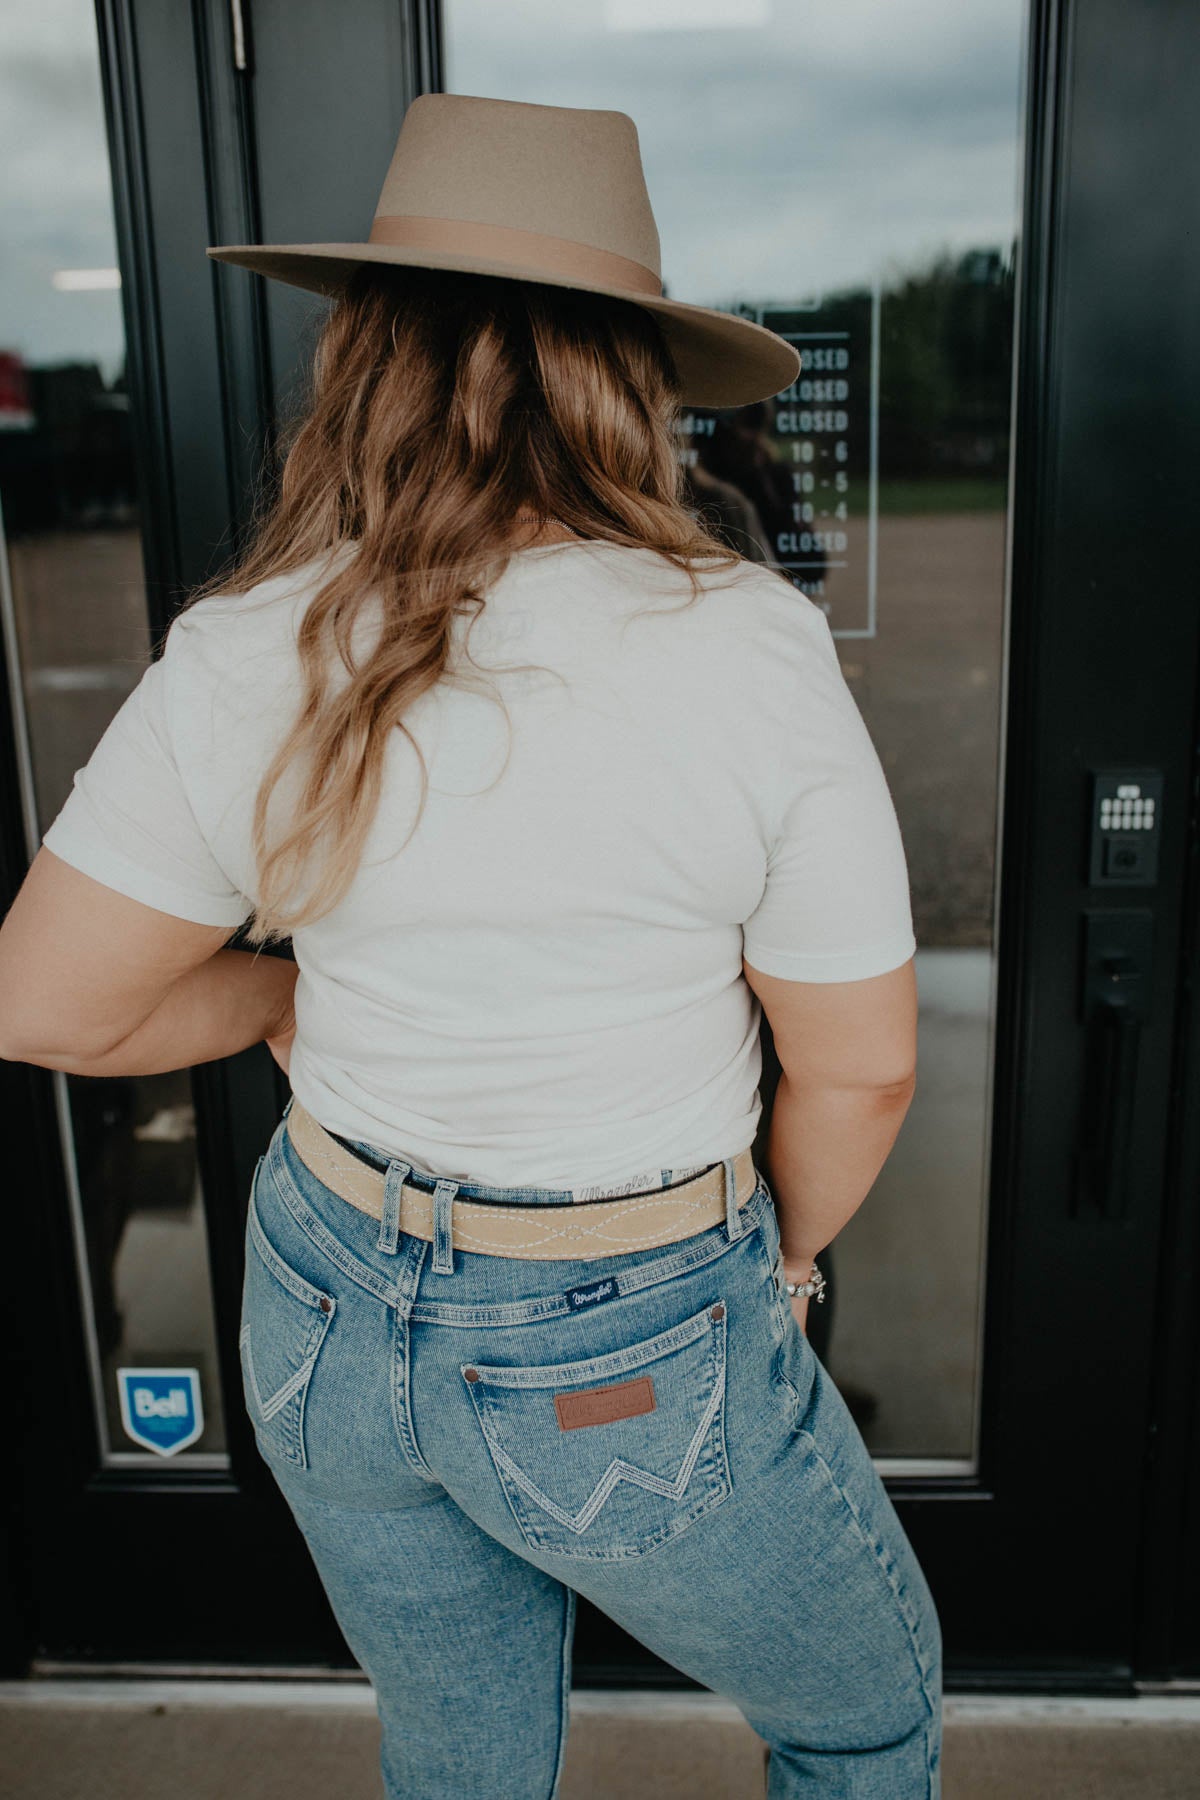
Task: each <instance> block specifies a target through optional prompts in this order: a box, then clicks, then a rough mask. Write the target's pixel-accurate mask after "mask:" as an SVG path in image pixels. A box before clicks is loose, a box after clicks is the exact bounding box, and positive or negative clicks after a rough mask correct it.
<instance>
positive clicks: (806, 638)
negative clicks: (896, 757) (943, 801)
mask: <svg viewBox="0 0 1200 1800" xmlns="http://www.w3.org/2000/svg"><path fill="white" fill-rule="evenodd" d="M804 623H805V625H807V626H808V627H810V629H806V630H803V631H802V633H801V635H800V637H798V638H797V647H798V648H799V649H800V650H801V651H802V655H801V658H800V663H799V665H797V664H796V663H795V661H794V660H793V661H791V663H790V665H789V670H790V672H789V681H790V683H791V686H792V689H793V690H794V691H793V693H792V694H790V695H789V699H788V702H787V712H788V723H787V727H786V730H785V734H784V750H783V754H782V756H781V762H780V768H779V777H780V786H779V789H778V791H777V799H776V804H775V809H774V825H773V839H772V842H771V844H770V846H769V850H768V856H767V879H766V885H765V888H764V890H763V894H762V898H761V899H760V901H759V904H758V906H757V907H756V908H755V910H754V912H753V913H752V914H751V916H750V917H749V918H748V919H746V920H745V921H744V923H743V927H742V929H743V950H744V955H745V959H746V961H747V962H748V963H749V964H750V966H751V968H754V969H761V970H762V972H763V974H764V975H778V976H782V977H783V978H784V979H786V980H790V981H857V980H861V979H863V978H865V977H867V976H869V975H882V974H884V973H885V972H886V971H887V970H889V969H895V968H899V967H900V965H901V964H902V963H905V962H907V961H908V959H909V958H910V957H911V956H912V954H913V952H914V951H915V949H916V939H915V937H914V934H913V922H912V908H911V899H910V894H909V882H908V868H907V863H906V859H905V853H904V846H903V842H902V840H901V835H900V825H899V821H898V819H897V817H896V810H895V807H894V805H893V802H892V797H891V792H890V790H889V788H888V784H887V780H886V777H885V776H884V772H883V767H882V765H881V763H880V760H879V756H878V754H877V752H876V750H875V746H874V744H873V742H872V740H871V737H870V735H869V733H868V731H867V727H866V724H865V723H864V721H863V718H862V715H861V713H860V712H859V710H858V707H857V705H856V703H855V700H854V696H853V695H852V694H851V692H850V689H849V688H848V686H847V685H846V680H845V677H844V676H843V674H842V670H841V665H840V663H839V662H838V659H837V651H836V649H835V647H834V642H833V635H832V633H831V631H830V629H829V624H828V621H827V620H826V618H825V615H824V613H823V612H822V611H821V610H820V608H819V607H815V606H811V607H810V608H808V609H806V618H805V621H804Z"/></svg>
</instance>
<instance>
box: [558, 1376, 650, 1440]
mask: <svg viewBox="0 0 1200 1800" xmlns="http://www.w3.org/2000/svg"><path fill="white" fill-rule="evenodd" d="M655 1404H656V1403H655V1399H654V1382H653V1380H652V1378H651V1377H650V1376H649V1375H639V1376H637V1378H636V1379H635V1380H633V1381H619V1382H617V1384H616V1386H615V1387H598V1388H582V1389H581V1390H580V1391H579V1393H577V1394H555V1396H554V1410H555V1412H556V1413H557V1414H558V1428H559V1430H560V1431H578V1430H579V1428H580V1426H581V1425H608V1424H610V1423H611V1421H612V1420H613V1419H633V1418H636V1417H637V1415H638V1414H639V1413H648V1412H653V1411H654V1408H655Z"/></svg>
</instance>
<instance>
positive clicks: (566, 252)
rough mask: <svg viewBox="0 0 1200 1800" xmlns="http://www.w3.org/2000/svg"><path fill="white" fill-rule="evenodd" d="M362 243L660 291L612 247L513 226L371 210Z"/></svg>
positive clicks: (650, 275) (641, 267)
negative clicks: (368, 229)
mask: <svg viewBox="0 0 1200 1800" xmlns="http://www.w3.org/2000/svg"><path fill="white" fill-rule="evenodd" d="M367 242H368V243H370V244H395V245H396V246H398V247H399V248H401V249H405V250H445V251H448V252H449V253H450V254H452V255H458V256H472V257H475V256H478V257H481V258H483V259H484V260H487V259H489V258H491V259H494V260H495V261H496V262H514V263H520V264H522V265H523V266H525V267H530V266H532V267H540V268H541V269H542V270H543V271H544V273H545V274H547V275H566V276H570V277H571V278H573V279H574V280H576V281H585V282H595V283H597V284H598V285H602V286H607V287H623V288H630V289H632V290H633V291H634V292H636V293H639V294H661V293H662V280H661V278H660V277H659V276H657V275H656V274H655V273H654V270H653V269H648V268H647V267H646V265H645V263H640V262H635V261H634V260H633V258H632V257H629V256H618V254H617V252H616V251H615V250H597V249H596V247H595V245H594V244H581V243H578V242H577V241H576V240H575V239H574V238H564V237H552V236H550V235H549V234H548V233H546V232H544V231H525V230H523V229H522V228H521V227H520V226H518V225H485V224H482V223H481V222H479V221H478V220H473V219H432V218H423V217H421V216H420V215H419V214H415V213H410V214H401V213H376V215H375V222H374V224H373V225H372V226H371V235H370V237H369V238H368V239H367ZM528 279H529V280H531V281H536V280H537V276H536V275H530V276H529V277H528Z"/></svg>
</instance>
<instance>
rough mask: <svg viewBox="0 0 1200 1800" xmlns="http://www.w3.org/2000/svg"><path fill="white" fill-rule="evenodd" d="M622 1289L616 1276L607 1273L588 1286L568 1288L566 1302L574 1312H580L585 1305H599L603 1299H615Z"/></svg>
mask: <svg viewBox="0 0 1200 1800" xmlns="http://www.w3.org/2000/svg"><path fill="white" fill-rule="evenodd" d="M620 1291H621V1290H620V1288H618V1286H617V1279H616V1276H615V1275H605V1276H603V1277H602V1278H601V1279H600V1280H599V1281H589V1282H588V1284H587V1286H586V1287H573V1288H567V1289H566V1302H567V1305H568V1306H569V1307H570V1308H571V1311H572V1312H579V1311H580V1310H581V1309H582V1308H583V1307H585V1306H599V1304H600V1302H601V1301H602V1300H615V1299H616V1297H617V1295H618V1294H619V1293H620Z"/></svg>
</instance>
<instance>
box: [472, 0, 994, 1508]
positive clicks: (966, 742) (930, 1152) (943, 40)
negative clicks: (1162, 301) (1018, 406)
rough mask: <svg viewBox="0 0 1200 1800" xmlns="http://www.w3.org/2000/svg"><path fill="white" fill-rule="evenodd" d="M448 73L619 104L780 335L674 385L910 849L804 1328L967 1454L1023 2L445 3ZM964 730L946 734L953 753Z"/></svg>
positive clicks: (714, 477) (926, 1437)
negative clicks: (849, 720)
mask: <svg viewBox="0 0 1200 1800" xmlns="http://www.w3.org/2000/svg"><path fill="white" fill-rule="evenodd" d="M443 17H444V33H445V83H444V85H445V86H446V87H447V89H449V90H450V91H454V92H459V93H465V94H492V95H497V96H499V97H502V98H505V99H511V100H525V101H539V102H542V103H544V104H550V105H569V106H593V107H619V108H620V109H622V110H624V111H627V112H629V113H630V114H631V115H632V117H633V119H634V120H635V122H636V124H637V127H638V134H639V138H640V141H641V148H642V157H643V161H644V164H645V167H646V178H647V184H648V186H649V189H650V193H651V197H652V199H653V201H654V205H655V209H656V213H657V217H658V222H659V231H660V235H661V239H662V268H663V277H664V285H665V288H666V292H667V293H668V294H671V295H675V296H677V297H679V298H684V299H687V300H691V301H696V302H698V303H700V304H701V305H704V306H714V307H721V308H724V309H727V310H729V311H734V312H740V313H743V314H745V315H746V316H747V317H749V318H753V319H756V320H758V321H759V322H761V323H763V324H765V325H769V326H770V327H771V328H772V329H774V330H776V331H779V332H782V333H783V334H784V335H785V336H786V337H788V338H790V339H791V340H792V341H793V342H794V343H795V344H796V345H797V347H798V348H799V350H800V352H801V355H802V358H803V366H802V369H801V373H800V376H799V379H798V380H797V381H796V383H795V385H794V386H793V387H792V388H790V389H789V390H787V391H786V392H784V393H781V394H779V395H777V396H776V397H775V398H774V399H773V400H768V401H764V402H762V403H761V404H760V405H757V406H752V407H741V408H737V409H730V410H726V411H715V410H709V409H703V410H702V409H693V410H692V411H691V412H689V414H688V415H687V417H686V419H685V421H684V426H685V431H684V439H683V443H682V444H681V454H682V456H683V458H684V461H685V463H686V466H687V470H688V476H689V482H690V487H691V492H692V497H693V500H694V503H695V504H696V505H697V506H698V507H701V508H703V510H704V512H705V515H706V517H708V518H710V519H713V520H715V521H716V522H717V523H718V525H719V528H720V529H721V531H722V534H723V535H724V536H725V537H726V538H727V539H728V541H729V542H730V543H732V544H733V545H734V546H735V547H736V548H737V549H739V550H740V551H741V553H742V554H743V555H744V556H747V557H750V558H752V559H753V560H755V561H761V562H764V563H768V564H770V565H772V566H773V567H776V568H778V569H780V570H782V571H783V572H784V573H785V574H786V575H787V576H788V578H789V579H790V580H791V581H792V582H793V583H794V584H795V586H796V588H797V589H798V590H799V591H800V592H801V593H803V594H806V595H808V596H809V597H810V598H811V599H813V600H815V601H816V602H817V604H818V605H819V606H821V607H822V608H823V610H824V611H825V613H826V614H827V616H828V618H829V622H830V626H831V628H832V631H833V635H834V639H835V641H836V642H837V645H838V648H839V651H840V653H841V660H842V669H843V673H844V674H845V676H846V679H847V681H848V683H849V685H850V688H851V690H852V692H853V693H854V696H855V699H856V700H857V702H858V704H859V707H860V708H861V710H862V713H863V715H864V717H865V719H866V721H867V724H868V727H869V729H870V731H871V734H872V737H873V739H874V741H875V744H876V746H877V748H878V750H879V753H880V756H881V758H882V761H883V765H884V768H885V770H886V773H887V776H888V780H889V784H890V786H891V790H892V794H893V797H894V799H895V802H896V808H897V812H898V815H899V818H900V824H901V829H902V831H903V835H904V839H905V845H906V849H907V854H908V859H909V866H910V874H911V880H912V889H913V909H914V923H915V928H916V935H917V944H918V951H917V977H918V985H919V988H920V993H921V1001H922V1011H921V1029H920V1072H919V1077H918V1083H917V1092H916V1098H915V1100H914V1103H913V1106H912V1108H911V1110H910V1112H909V1115H908V1117H907V1119H906V1121H905V1124H904V1126H903V1129H902V1131H901V1134H900V1137H899V1140H898V1142H897V1144H896V1146H895V1149H894V1150H893V1152H892V1155H891V1156H890V1158H889V1159H888V1162H887V1164H886V1166H885V1167H884V1169H883V1171H882V1173H881V1175H880V1177H879V1180H878V1182H877V1183H876V1186H875V1189H874V1190H873V1192H872V1194H871V1196H870V1198H869V1200H868V1202H867V1203H866V1204H865V1205H864V1207H863V1208H862V1209H861V1211H860V1212H859V1213H858V1214H857V1215H856V1216H855V1218H854V1219H853V1220H852V1221H851V1222H850V1224H849V1225H848V1226H847V1227H846V1229H845V1230H844V1231H843V1232H842V1233H840V1235H839V1236H838V1238H837V1240H836V1242H835V1243H834V1244H833V1245H832V1246H831V1247H830V1249H829V1250H828V1251H827V1252H826V1255H825V1259H824V1266H825V1267H826V1271H827V1275H828V1278H829V1294H828V1297H827V1300H826V1303H825V1305H824V1307H814V1308H812V1309H811V1315H810V1329H811V1330H812V1333H813V1339H814V1343H815V1344H816V1346H817V1349H818V1351H819V1352H820V1353H821V1354H822V1356H823V1358H824V1359H825V1361H826V1364H827V1366H828V1367H829V1369H830V1372H831V1373H832V1374H833V1375H834V1377H835V1379H836V1380H837V1382H838V1384H839V1386H840V1387H841V1388H842V1391H843V1393H844V1394H845V1397H846V1399H847V1401H848V1402H849V1404H850V1406H851V1408H852V1410H853V1411H854V1413H855V1416H856V1418H857V1420H858V1423H859V1425H860V1428H861V1430H862V1432H863V1434H864V1437H865V1438H866V1441H867V1443H868V1444H869V1446H870V1448H871V1449H872V1451H873V1452H874V1453H875V1454H876V1457H877V1459H878V1462H879V1466H880V1468H881V1469H883V1470H884V1471H886V1472H888V1473H890V1474H897V1475H900V1474H921V1475H926V1476H941V1475H962V1476H967V1475H973V1474H975V1473H976V1472H977V1470H978V1467H979V1432H980V1402H981V1350H982V1316H983V1292H984V1283H985V1278H986V1256H985V1243H986V1237H987V1209H988V1183H987V1171H988V1139H989V1094H990V1091H991V1085H992V1061H993V1045H994V1040H995V1029H996V1019H995V1000H996V979H995V977H996V950H997V935H998V932H997V927H998V907H997V885H998V856H997V846H998V821H999V816H1000V805H1001V791H1002V781H1003V772H1004V771H1003V763H1002V759H1001V754H1000V743H1001V722H1002V718H1003V710H1004V693H1005V678H1006V670H1005V658H1004V645H1005V628H1006V613H1007V605H1008V567H1007V558H1006V545H1007V536H1008V527H1009V516H1010V507H1009V503H1010V474H1011V452H1012V435H1013V434H1012V397H1013V351H1014V303H1015V280H1014V275H1015V258H1016V246H1017V240H1018V236H1019V230H1020V216H1019V215H1020V202H1021V172H1022V159H1021V149H1022V142H1023V130H1022V69H1023V50H1024V33H1025V6H1024V0H987V4H986V5H982V6H974V7H969V8H964V7H962V6H959V5H956V4H954V0H934V4H932V5H930V6H926V7H923V8H922V9H921V11H920V13H919V14H915V15H914V14H913V13H912V12H911V11H909V10H905V9H896V8H886V7H880V6H879V5H878V4H877V3H876V0H851V4H849V5H845V6H841V7H839V8H836V9H834V10H832V11H830V10H828V9H827V10H825V11H824V12H822V13H821V14H820V15H814V14H813V12H812V9H811V8H809V7H807V6H802V5H799V4H792V3H789V0H776V3H774V4H770V3H768V0H763V3H762V4H757V5H753V6H745V5H731V4H727V3H725V0H705V3H703V4H697V3H696V0H688V3H687V4H677V3H676V0H589V3H587V4H582V5H577V6H574V7H572V8H569V9H567V10H566V11H565V12H564V11H563V9H562V8H558V7H554V6H553V5H551V4H550V0H534V3H532V4H526V5H522V6H519V7H497V6H493V5H491V4H489V0H446V4H445V6H444V8H443ZM948 749H952V754H947V751H948Z"/></svg>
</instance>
